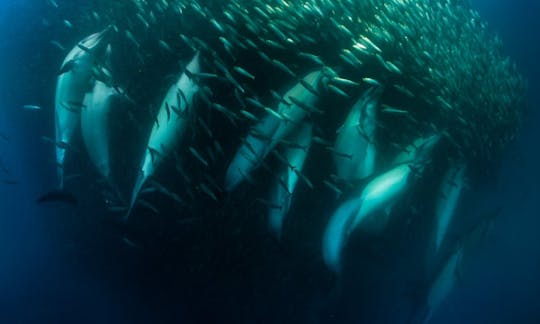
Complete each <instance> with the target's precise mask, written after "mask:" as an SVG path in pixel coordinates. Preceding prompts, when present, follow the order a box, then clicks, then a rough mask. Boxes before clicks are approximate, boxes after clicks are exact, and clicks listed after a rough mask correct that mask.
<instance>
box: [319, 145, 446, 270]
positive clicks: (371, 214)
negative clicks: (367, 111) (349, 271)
mask: <svg viewBox="0 0 540 324" xmlns="http://www.w3.org/2000/svg"><path fill="white" fill-rule="evenodd" d="M439 138H440V136H438V135H433V136H430V137H427V138H425V139H423V141H422V142H423V145H421V146H419V147H417V148H416V149H414V146H413V145H411V146H410V150H413V149H414V152H415V153H414V160H412V161H405V162H402V163H400V164H398V165H396V166H394V167H393V168H392V169H390V170H389V171H386V172H384V173H382V174H380V175H378V176H376V177H375V178H373V179H372V180H371V181H369V182H368V183H367V185H366V186H365V187H364V188H363V189H362V191H361V194H360V195H359V196H357V197H353V198H352V199H350V200H348V201H346V202H345V203H343V204H342V205H341V206H340V207H339V208H338V209H337V210H336V212H334V214H333V215H332V217H331V218H330V221H329V222H328V225H327V226H326V229H325V233H324V236H323V248H322V251H323V259H324V261H325V263H326V265H327V266H328V267H329V268H330V269H331V270H332V271H334V272H336V273H339V272H340V266H341V264H340V263H341V252H342V250H343V247H344V246H345V244H346V242H347V240H348V238H349V236H350V235H351V233H352V232H354V231H355V230H356V229H357V228H358V227H362V228H363V229H364V230H368V231H372V232H380V231H382V230H383V229H384V228H385V226H386V223H387V222H388V218H389V215H388V214H389V211H388V210H389V208H391V207H392V206H393V204H395V203H396V201H397V200H399V198H400V197H401V196H402V195H403V194H404V193H405V192H406V191H407V190H408V189H409V188H410V186H411V185H412V183H411V181H410V180H411V179H410V178H411V175H412V174H413V170H420V171H421V169H422V165H423V163H424V162H425V159H426V157H427V156H428V155H429V152H431V150H432V148H433V147H434V145H435V144H436V143H437V142H438V140H439ZM399 161H402V160H401V159H400V160H399ZM384 209H386V215H384V216H383V217H380V216H379V215H377V212H379V211H381V210H384Z"/></svg>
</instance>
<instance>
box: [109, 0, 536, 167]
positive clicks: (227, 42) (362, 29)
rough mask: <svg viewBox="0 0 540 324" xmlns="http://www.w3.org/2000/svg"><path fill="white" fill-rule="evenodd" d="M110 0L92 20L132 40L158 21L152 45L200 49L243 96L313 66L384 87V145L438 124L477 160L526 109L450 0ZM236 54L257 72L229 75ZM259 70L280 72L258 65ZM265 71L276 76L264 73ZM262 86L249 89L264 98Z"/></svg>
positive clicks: (517, 81) (396, 145)
mask: <svg viewBox="0 0 540 324" xmlns="http://www.w3.org/2000/svg"><path fill="white" fill-rule="evenodd" d="M116 6H117V8H116V10H112V11H108V13H109V18H103V17H104V16H103V17H101V19H103V20H109V21H107V22H113V23H115V24H117V25H118V26H119V27H120V26H122V27H126V28H127V31H126V33H127V35H128V38H131V37H134V38H136V39H141V41H140V42H142V40H148V38H149V37H150V36H149V35H152V34H153V33H152V32H150V30H152V29H156V30H159V31H160V34H161V35H163V37H162V40H159V42H160V46H162V47H166V46H169V45H170V48H172V49H178V48H181V49H185V48H186V46H187V47H192V48H193V50H200V51H201V52H203V54H205V56H206V58H207V61H208V62H209V64H208V66H207V68H208V69H213V70H214V72H215V73H216V74H218V75H220V76H224V77H226V78H227V79H229V80H231V82H232V86H233V87H234V88H236V89H237V90H238V89H239V90H241V94H242V96H243V97H244V98H246V97H249V96H251V95H253V93H249V92H250V90H253V91H254V92H257V89H253V84H255V81H254V80H255V79H256V82H257V83H259V84H260V83H261V82H263V80H264V83H267V84H268V83H274V84H275V83H278V84H283V83H285V81H286V80H287V79H294V78H295V77H296V76H297V75H301V73H304V72H305V71H306V69H314V68H317V67H325V71H326V74H327V75H329V76H330V77H332V76H333V73H336V72H337V73H339V75H340V76H344V77H346V78H348V79H349V80H350V81H353V82H354V83H355V84H356V83H358V84H362V83H364V85H365V84H366V83H368V84H370V83H380V84H382V85H384V86H385V93H384V95H383V98H382V100H381V101H382V104H383V106H384V105H387V107H388V108H395V109H387V110H386V112H388V113H387V114H383V115H382V116H381V120H380V122H379V131H378V135H377V142H378V147H379V149H380V150H381V151H390V152H389V153H390V154H395V150H400V149H401V148H403V147H404V146H405V145H406V144H407V143H410V142H411V140H412V139H414V138H416V137H418V135H419V133H420V134H422V133H424V134H426V133H430V132H436V131H442V132H443V134H444V135H445V137H447V139H448V140H449V141H450V142H451V143H453V145H454V146H455V150H454V155H455V156H456V157H458V156H464V157H465V158H466V160H468V161H469V162H470V163H474V162H479V163H484V162H486V161H490V160H492V159H493V158H494V157H496V156H497V155H498V154H499V153H500V152H501V150H502V149H503V148H504V147H505V145H506V144H508V143H509V142H510V141H511V140H512V139H513V138H514V137H515V133H516V131H517V129H518V127H519V124H520V118H521V116H522V113H523V110H524V93H525V82H524V80H523V78H522V77H521V76H520V74H519V73H518V71H517V68H516V66H515V64H514V63H513V62H512V61H511V60H510V59H509V58H508V57H506V56H505V55H504V53H503V51H502V43H501V41H500V39H499V38H498V37H497V36H496V35H494V34H493V33H491V32H489V30H488V28H487V26H486V23H485V22H483V21H482V20H481V19H480V17H479V16H478V13H477V12H475V11H474V10H471V9H469V8H467V7H466V6H465V5H463V4H460V1H455V0H440V1H426V0H393V1H382V0H362V1H359V0H341V1H329V0H315V1H295V0H291V1H286V0H267V1H258V0H246V1H238V0H236V1H205V2H204V3H203V2H196V1H134V2H133V3H132V4H131V6H132V7H131V8H129V7H130V6H129V5H128V4H126V3H124V4H117V5H116ZM128 8H129V9H128ZM126 12H127V13H130V12H132V13H133V16H131V17H126V15H125V14H126ZM124 25H125V26H124ZM129 30H131V32H129ZM164 32H165V34H164ZM130 34H131V35H135V36H130ZM132 41H134V42H136V40H135V39H132ZM155 41H158V40H155ZM167 44H169V45H167ZM137 46H140V44H138V45H137ZM251 54H252V55H251ZM250 55H251V56H250ZM239 57H242V58H249V60H250V62H249V63H247V64H249V66H255V67H257V71H256V72H258V73H259V74H257V73H256V72H254V75H250V74H249V72H248V77H247V78H246V77H245V75H246V74H244V75H240V76H237V75H234V77H233V75H232V74H233V73H235V72H234V71H235V70H233V69H232V65H234V64H236V63H237V62H239ZM229 65H231V66H229ZM265 70H278V71H281V72H283V73H281V74H278V75H277V76H276V75H275V74H274V73H268V74H266V75H265V74H261V73H260V72H261V71H265ZM231 71H232V73H231ZM236 71H240V70H239V69H237V70H236ZM243 71H244V72H247V71H245V69H244V70H243ZM275 76H276V77H277V78H279V80H269V78H270V77H275ZM251 77H252V78H251ZM252 79H253V80H252ZM250 86H251V87H250ZM335 86H336V87H335V88H333V89H331V90H336V91H339V90H343V92H340V94H342V95H345V94H348V95H351V96H352V97H354V96H355V95H356V94H357V93H358V91H359V88H361V87H356V88H355V87H352V88H351V87H350V85H349V87H347V85H345V86H344V85H343V84H339V83H338V82H336V83H335ZM336 88H337V89H336ZM246 90H247V93H246V92H245V91H246ZM267 91H268V89H267ZM261 92H262V91H259V92H258V93H256V94H257V95H260V96H261V97H262V96H264V93H261ZM331 93H332V92H331ZM337 96H339V94H337ZM328 113H331V112H328Z"/></svg>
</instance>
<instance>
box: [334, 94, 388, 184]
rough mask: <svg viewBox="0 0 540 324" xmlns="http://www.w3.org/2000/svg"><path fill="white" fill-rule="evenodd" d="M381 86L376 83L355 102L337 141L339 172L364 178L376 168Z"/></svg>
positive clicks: (340, 174) (344, 176) (336, 157)
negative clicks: (376, 140) (376, 133)
mask: <svg viewBox="0 0 540 324" xmlns="http://www.w3.org/2000/svg"><path fill="white" fill-rule="evenodd" d="M381 94H382V87H378V86H374V87H371V88H369V89H368V90H366V91H365V92H364V94H363V95H362V96H361V97H360V99H358V101H357V102H356V103H355V104H354V105H353V107H352V108H351V111H350V112H349V115H348V116H347V118H346V119H345V122H344V124H343V125H342V126H341V128H340V129H339V130H338V132H337V133H338V135H337V138H336V141H335V143H334V154H333V156H334V162H335V164H336V173H337V176H338V177H340V178H341V179H346V180H350V181H353V180H361V179H364V178H366V177H368V176H370V175H371V174H372V173H373V170H374V169H375V157H376V151H375V144H374V143H375V128H376V118H377V106H378V104H379V98H380V97H381Z"/></svg>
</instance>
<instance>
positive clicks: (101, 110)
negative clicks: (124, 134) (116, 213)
mask: <svg viewBox="0 0 540 324" xmlns="http://www.w3.org/2000/svg"><path fill="white" fill-rule="evenodd" d="M115 94H116V91H115V90H114V89H112V88H111V87H109V86H107V85H106V84H105V83H103V82H101V81H96V84H95V86H94V90H93V92H92V93H91V94H87V95H86V96H85V105H86V107H85V108H84V109H82V110H81V131H82V136H83V140H84V144H85V146H86V149H87V151H88V155H89V156H90V159H91V160H92V162H93V163H94V165H95V166H96V168H97V169H98V171H99V173H100V174H101V175H102V176H103V177H105V178H106V179H110V173H111V165H110V149H109V131H108V129H109V127H108V126H109V115H110V113H111V108H112V107H111V101H112V98H113V96H114V95H115Z"/></svg>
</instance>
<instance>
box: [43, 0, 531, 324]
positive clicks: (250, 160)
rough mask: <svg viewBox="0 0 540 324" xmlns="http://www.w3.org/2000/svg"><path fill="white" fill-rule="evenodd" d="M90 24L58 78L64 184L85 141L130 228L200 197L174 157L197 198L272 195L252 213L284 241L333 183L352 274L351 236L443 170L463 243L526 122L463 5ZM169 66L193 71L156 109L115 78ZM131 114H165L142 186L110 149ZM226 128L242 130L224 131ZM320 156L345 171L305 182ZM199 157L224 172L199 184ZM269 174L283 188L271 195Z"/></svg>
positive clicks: (255, 10)
mask: <svg viewBox="0 0 540 324" xmlns="http://www.w3.org/2000/svg"><path fill="white" fill-rule="evenodd" d="M85 19H86V20H85V26H89V27H87V29H88V30H91V29H92V28H94V29H93V30H92V32H90V33H88V34H86V35H80V36H81V39H82V40H81V41H80V42H78V43H77V44H75V46H73V47H72V49H71V50H68V51H67V55H66V56H65V59H64V61H63V63H62V64H61V66H60V67H59V75H58V77H57V86H56V95H55V120H56V140H55V141H56V143H55V144H56V145H55V146H56V162H57V169H58V181H59V187H60V188H62V187H64V186H65V184H64V173H65V171H64V169H65V168H66V167H68V164H66V161H67V160H69V158H70V148H71V147H73V146H74V145H77V143H74V138H75V133H76V132H77V131H78V130H79V129H80V131H81V134H82V138H83V142H84V146H85V147H86V150H87V152H88V156H89V158H90V160H91V161H92V163H93V164H94V165H95V167H96V170H97V171H98V172H99V174H100V175H101V176H102V177H103V178H104V179H105V180H106V184H107V185H108V186H109V187H110V189H111V190H112V191H113V192H115V194H116V195H117V198H118V199H119V201H120V202H119V205H121V206H122V207H123V208H122V211H123V216H124V217H123V219H124V221H125V222H127V223H129V222H130V220H131V218H132V217H135V215H136V214H137V206H138V204H144V205H147V208H152V209H154V210H156V211H157V209H159V208H157V207H156V206H152V205H150V206H148V205H149V203H148V202H146V201H144V200H143V199H141V195H142V194H143V192H144V190H145V188H146V189H148V188H155V190H157V191H159V192H161V193H163V194H166V195H168V196H169V197H171V198H172V199H174V200H175V201H177V202H179V203H181V204H185V203H186V202H187V201H189V198H186V197H183V195H180V194H178V193H175V192H173V191H172V190H170V189H168V188H166V187H165V186H163V185H160V183H159V180H160V179H159V177H160V176H163V173H161V172H158V170H161V168H163V167H165V163H164V161H166V160H174V161H176V169H177V170H176V171H177V173H175V174H176V176H175V177H176V178H177V180H178V182H180V183H182V186H186V187H191V188H195V187H196V190H195V189H192V190H189V189H187V191H188V192H189V193H190V195H191V196H197V195H198V194H203V195H206V196H208V197H210V198H211V199H213V200H215V201H219V200H220V199H223V197H224V196H227V195H234V194H235V191H237V190H238V188H239V187H241V186H261V185H262V186H267V187H268V192H269V194H268V196H267V197H264V198H261V197H253V200H259V201H261V202H263V203H264V204H265V205H266V206H267V207H268V214H267V219H268V226H269V231H270V233H271V235H274V236H275V237H276V238H277V239H278V240H279V239H280V238H282V237H283V236H284V235H287V230H286V228H287V215H288V214H289V213H290V211H291V210H293V209H294V208H295V206H294V205H295V201H294V196H295V193H297V192H298V191H299V190H304V191H306V190H317V188H320V187H325V188H326V189H327V190H328V192H330V194H327V196H328V204H329V205H332V206H334V204H335V202H336V201H337V202H338V203H337V204H335V206H336V208H335V210H334V212H333V213H330V214H328V215H320V217H325V218H326V219H327V226H326V229H325V231H324V233H322V236H321V242H322V259H323V260H324V262H325V264H326V265H327V266H328V268H329V269H330V270H331V271H333V272H335V273H336V275H338V276H339V274H340V272H341V271H342V267H343V266H344V264H343V262H342V255H343V253H344V249H345V248H346V246H347V243H348V241H349V240H350V237H351V236H353V235H362V233H366V232H368V233H370V234H374V235H377V234H378V233H382V232H383V231H384V230H385V229H386V227H387V224H388V223H389V222H390V220H391V219H392V217H398V216H399V213H400V212H399V210H396V209H397V208H398V207H397V206H400V205H399V202H400V201H401V200H402V199H403V197H406V196H407V195H408V194H409V193H411V192H414V188H415V186H417V185H418V183H419V181H420V180H421V179H422V177H423V176H424V174H425V173H426V172H427V171H426V170H432V173H435V174H439V175H440V176H439V177H438V179H437V185H436V187H435V188H433V190H436V191H437V192H438V193H439V194H438V198H437V199H436V201H435V202H434V206H435V209H434V210H433V218H434V219H435V221H434V224H435V228H434V229H433V233H432V237H433V239H432V241H433V246H432V247H431V249H432V251H434V252H433V253H435V254H437V253H440V250H441V247H442V246H444V244H454V243H455V242H454V243H452V242H448V241H447V240H448V237H447V233H448V228H449V226H450V225H451V224H452V219H453V217H454V214H455V211H456V208H457V206H458V205H459V202H460V196H461V194H462V191H463V188H464V187H466V186H467V185H468V184H469V180H468V178H469V177H470V175H471V174H473V173H474V172H476V171H477V170H481V169H482V168H483V167H484V166H486V165H489V164H490V163H493V162H495V161H497V159H498V158H499V156H500V155H501V154H502V153H503V151H504V148H505V147H506V146H507V145H508V144H509V143H510V142H511V141H513V140H514V138H515V136H516V133H517V132H518V129H519V126H520V123H521V118H522V115H523V111H524V106H525V104H524V93H525V88H526V82H525V80H524V79H523V78H522V77H521V76H520V75H519V73H518V72H517V67H516V66H515V64H514V63H513V62H512V61H511V60H510V59H509V58H508V57H506V56H505V55H504V53H503V49H502V43H501V41H500V39H499V38H498V37H497V36H496V35H494V34H492V33H491V32H490V31H489V30H488V28H487V25H486V23H485V22H484V21H482V20H481V19H480V17H479V16H478V14H477V12H475V11H473V10H471V9H470V8H468V6H467V5H466V4H464V3H461V2H460V1H455V0H436V1H428V0H384V1H383V0H341V1H334V0H312V1H301V0H265V1H262V0H221V1H220V0H215V1H190V0H175V1H166V0H155V1H151V0H131V1H126V2H125V3H124V4H122V5H121V6H120V5H115V4H111V5H109V8H108V9H107V10H103V11H102V12H98V11H93V12H89V13H88V14H87V16H85ZM70 24H71V23H70ZM52 42H54V44H58V45H56V46H59V45H60V42H58V41H52ZM60 47H63V46H60ZM67 48H69V46H68V47H67ZM152 53H154V54H152ZM155 53H159V55H169V56H172V57H175V61H176V62H179V65H178V66H171V67H170V73H169V75H163V76H162V80H145V81H146V82H150V83H151V82H154V81H155V82H161V83H167V85H166V87H165V88H164V89H163V90H160V92H159V93H160V94H161V95H159V96H153V97H152V98H151V99H148V98H145V100H146V102H148V101H150V102H153V104H152V105H151V106H152V108H150V107H147V108H144V107H140V106H141V104H140V102H141V98H142V97H144V96H145V95H146V96H147V94H145V93H144V91H141V89H140V88H137V89H133V88H132V89H130V87H129V84H128V83H129V82H126V81H125V79H126V78H125V75H129V78H131V79H132V78H136V77H137V73H136V72H125V71H124V72H123V73H124V74H123V76H124V77H123V78H122V77H117V75H119V74H121V72H118V70H119V69H118V67H115V64H118V62H119V61H120V60H119V59H118V57H121V56H130V57H132V59H131V61H132V62H135V63H133V66H134V68H133V69H132V70H134V71H137V70H142V69H151V68H152V67H151V66H148V65H149V63H148V62H150V61H151V60H152V59H151V57H152V55H157V54H155ZM115 55H116V59H114V56H115ZM164 80H167V81H166V82H165V81H164ZM118 101H123V102H127V103H128V105H129V104H130V105H133V106H136V107H137V109H143V110H144V111H146V112H147V115H148V116H151V117H149V118H146V119H147V120H146V122H145V123H146V124H147V125H148V127H150V126H151V127H150V128H148V127H147V126H141V127H140V129H142V130H144V131H143V132H144V135H142V137H143V138H145V145H144V146H143V147H141V148H140V154H141V155H140V156H134V157H133V159H135V160H136V163H137V165H138V169H137V170H138V172H137V174H133V181H132V185H133V187H132V188H129V189H126V188H119V186H118V184H117V182H116V180H115V175H114V172H113V171H111V170H113V168H112V166H111V165H112V164H114V161H113V160H112V159H113V158H112V156H113V155H111V151H112V150H121V149H122V148H121V147H113V144H112V143H111V140H110V136H109V133H110V128H111V126H110V116H111V114H112V111H113V110H114V109H115V105H117V104H118ZM127 114H128V113H126V115H127ZM126 119H127V118H126ZM216 125H217V128H218V130H216V129H214V128H215V127H216ZM223 129H234V130H237V133H238V134H239V135H238V136H235V137H234V138H236V139H231V138H233V137H231V136H228V135H227V136H221V135H220V133H219V132H223ZM194 133H203V134H206V136H208V137H209V138H210V143H211V144H210V145H209V147H208V148H206V149H202V148H200V147H197V145H195V144H193V142H192V141H190V140H189V139H190V138H192V137H193V134H194ZM223 138H224V139H225V140H228V141H235V142H234V143H230V142H227V143H223V142H222V139H223ZM224 144H225V145H224ZM117 146H118V145H117ZM230 147H234V149H233V150H230V149H229V148H230ZM314 150H320V151H322V152H324V155H323V156H326V158H327V159H328V161H330V163H331V164H332V166H333V170H334V171H333V173H331V174H328V175H324V176H322V177H321V176H320V175H317V176H314V175H313V174H310V173H309V172H307V171H305V170H306V169H307V167H306V164H307V165H309V164H310V163H314V162H315V161H312V160H310V154H312V152H313V151H314ZM185 161H192V163H196V164H199V165H200V166H201V169H203V170H208V169H211V168H212V166H214V165H219V166H222V165H223V166H224V167H220V168H218V169H219V170H224V172H223V174H222V175H221V176H218V177H211V176H206V175H204V176H203V177H202V179H203V180H202V181H200V183H197V184H195V183H194V182H195V181H193V179H192V178H193V175H191V174H189V173H188V172H187V171H186V170H185V169H184V168H183V167H182V163H186V162H185ZM269 161H272V162H269ZM434 161H437V163H435V162H434ZM433 170H434V171H433ZM261 173H268V174H270V175H271V176H270V178H271V181H270V182H269V183H261V182H258V181H257V175H258V174H261ZM199 178H200V177H199ZM313 178H317V179H322V180H321V181H317V182H316V181H314V180H313ZM125 191H129V192H131V195H130V197H128V198H127V199H124V198H123V197H122V196H123V194H122V192H125ZM192 199H193V197H192ZM452 251H455V252H454V253H451V254H450V257H449V258H448V259H447V261H446V262H443V265H442V266H441V269H442V270H441V273H440V275H439V276H434V277H435V278H437V279H436V280H435V281H434V282H433V286H432V288H431V290H430V292H429V295H428V296H429V298H428V300H426V302H425V304H426V307H429V312H428V313H429V316H428V317H427V318H426V320H428V319H429V317H430V316H431V314H432V313H433V312H434V311H435V310H436V308H437V307H438V306H439V304H440V303H441V302H442V300H444V297H445V296H446V295H447V294H448V292H449V290H450V288H451V286H452V285H453V283H454V281H455V278H454V276H455V268H456V267H457V263H459V260H460V259H461V255H462V253H463V246H461V245H460V246H459V247H457V248H454V249H452Z"/></svg>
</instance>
